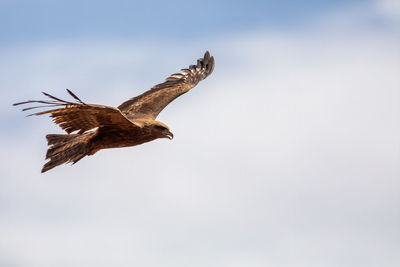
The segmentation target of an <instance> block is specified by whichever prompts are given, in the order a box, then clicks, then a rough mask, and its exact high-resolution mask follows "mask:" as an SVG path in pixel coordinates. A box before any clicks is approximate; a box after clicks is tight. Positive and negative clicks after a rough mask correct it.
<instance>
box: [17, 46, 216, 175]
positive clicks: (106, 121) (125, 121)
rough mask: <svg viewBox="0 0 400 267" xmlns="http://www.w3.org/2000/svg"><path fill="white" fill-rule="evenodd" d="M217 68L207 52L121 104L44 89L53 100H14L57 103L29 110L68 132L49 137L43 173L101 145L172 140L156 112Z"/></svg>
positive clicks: (77, 158)
mask: <svg viewBox="0 0 400 267" xmlns="http://www.w3.org/2000/svg"><path fill="white" fill-rule="evenodd" d="M213 69H214V58H213V57H210V54H209V53H208V51H207V52H206V53H205V55H204V58H202V59H199V60H198V61H197V64H196V65H191V66H190V67H189V68H188V69H182V72H181V73H175V74H172V75H171V76H170V77H168V78H167V79H166V81H165V82H164V83H161V84H158V85H156V86H154V87H153V88H151V89H150V90H148V91H147V92H145V93H143V94H141V95H139V96H136V97H134V98H132V99H130V100H127V101H125V102H124V103H122V104H121V105H120V106H118V108H114V107H109V106H103V105H94V104H86V103H84V102H83V101H82V100H80V99H79V98H78V97H77V96H76V95H75V94H74V93H72V92H71V91H70V90H68V89H67V91H68V93H69V94H70V95H71V96H72V97H73V98H75V100H76V102H69V101H65V100H61V99H59V98H56V97H54V96H52V95H49V94H47V93H44V94H45V95H46V96H48V97H49V98H51V99H52V100H50V101H41V100H29V101H25V102H20V103H16V104H14V105H21V104H28V103H41V104H44V106H34V107H28V108H25V109H23V110H30V109H33V108H41V107H57V108H55V109H50V110H46V111H42V112H38V113H34V114H31V115H43V114H50V116H51V117H53V121H54V122H55V123H56V124H58V125H59V126H60V127H61V128H62V129H63V130H65V131H66V132H67V134H48V135H47V136H46V138H47V142H48V145H49V149H48V151H47V153H46V159H50V160H49V161H48V162H47V163H46V164H45V165H44V166H43V169H42V172H45V171H47V170H50V169H52V168H54V167H56V166H58V165H60V164H63V163H68V162H72V163H76V162H78V161H79V160H80V159H82V158H83V157H85V156H87V155H93V154H95V153H96V152H97V151H99V150H101V149H106V148H118V147H129V146H136V145H140V144H143V143H146V142H150V141H153V140H155V139H158V138H169V139H172V138H173V134H172V133H171V132H170V130H169V128H168V126H167V125H165V124H164V123H162V122H159V121H156V120H155V119H156V117H157V115H158V114H159V113H160V112H161V111H162V110H163V109H164V108H165V107H166V106H167V105H168V104H169V103H170V102H171V101H173V100H174V99H175V98H177V97H178V96H180V95H182V94H184V93H186V92H187V91H189V90H190V89H191V88H193V87H194V86H196V85H197V83H198V82H200V81H201V80H203V79H205V78H206V77H207V76H208V75H210V74H211V72H212V71H213ZM74 132H76V133H74Z"/></svg>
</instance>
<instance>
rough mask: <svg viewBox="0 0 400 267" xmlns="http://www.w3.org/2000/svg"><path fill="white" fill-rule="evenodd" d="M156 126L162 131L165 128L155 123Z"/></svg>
mask: <svg viewBox="0 0 400 267" xmlns="http://www.w3.org/2000/svg"><path fill="white" fill-rule="evenodd" d="M156 128H157V129H158V130H160V131H164V130H166V129H167V128H165V127H164V126H160V125H156Z"/></svg>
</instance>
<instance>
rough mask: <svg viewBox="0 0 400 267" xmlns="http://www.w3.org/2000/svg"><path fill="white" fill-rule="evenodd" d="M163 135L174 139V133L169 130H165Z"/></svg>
mask: <svg viewBox="0 0 400 267" xmlns="http://www.w3.org/2000/svg"><path fill="white" fill-rule="evenodd" d="M165 136H166V137H167V138H168V139H169V140H172V139H174V134H173V133H171V132H167V133H166V134H165Z"/></svg>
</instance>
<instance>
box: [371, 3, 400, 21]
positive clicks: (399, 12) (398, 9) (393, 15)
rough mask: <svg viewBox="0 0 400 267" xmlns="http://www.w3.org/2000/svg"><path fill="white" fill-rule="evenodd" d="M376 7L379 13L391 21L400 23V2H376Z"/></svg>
mask: <svg viewBox="0 0 400 267" xmlns="http://www.w3.org/2000/svg"><path fill="white" fill-rule="evenodd" d="M375 5H376V7H377V10H378V11H379V12H382V14H383V15H385V16H387V17H388V18H389V19H391V20H394V21H397V22H399V21H400V1H397V0H376V1H375Z"/></svg>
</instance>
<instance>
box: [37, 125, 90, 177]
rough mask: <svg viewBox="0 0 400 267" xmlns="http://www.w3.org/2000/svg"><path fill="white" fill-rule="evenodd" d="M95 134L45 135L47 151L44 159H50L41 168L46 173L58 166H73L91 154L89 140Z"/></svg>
mask: <svg viewBox="0 0 400 267" xmlns="http://www.w3.org/2000/svg"><path fill="white" fill-rule="evenodd" d="M94 135H95V132H87V133H83V134H48V135H46V139H47V144H48V145H49V149H48V150H47V153H46V159H50V160H49V161H48V162H46V164H44V166H43V168H42V172H46V171H48V170H50V169H52V168H54V167H56V166H58V165H60V164H63V163H68V162H72V164H75V163H76V162H78V161H79V160H80V159H82V158H83V157H85V156H86V155H89V154H90V152H91V142H90V140H91V139H92V137H93V136H94Z"/></svg>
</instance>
